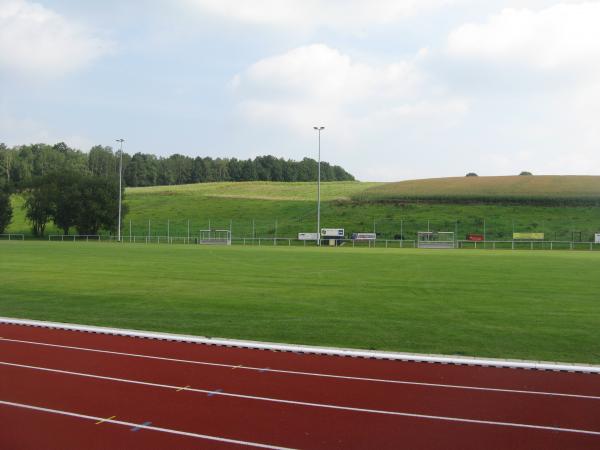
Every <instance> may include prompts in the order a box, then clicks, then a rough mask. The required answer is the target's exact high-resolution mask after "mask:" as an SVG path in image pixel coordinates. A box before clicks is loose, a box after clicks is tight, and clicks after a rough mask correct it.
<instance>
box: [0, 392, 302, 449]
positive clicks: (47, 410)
mask: <svg viewBox="0 0 600 450" xmlns="http://www.w3.org/2000/svg"><path fill="white" fill-rule="evenodd" d="M0 405H5V406H12V407H15V408H22V409H29V410H33V411H39V412H45V413H50V414H59V415H61V416H68V417H77V418H78V419H86V420H93V421H102V423H112V424H115V425H121V426H125V427H129V428H137V429H141V430H151V431H159V432H161V433H168V434H176V435H179V436H186V437H192V438H197V439H206V440H209V441H217V442H225V443H227V444H237V445H244V446H247V447H256V448H267V449H274V450H292V449H291V448H289V447H277V446H275V445H268V444H259V443H256V442H248V441H240V440H237V439H228V438H223V437H218V436H210V435H208V434H199V433H191V432H188V431H179V430H172V429H170V428H162V427H156V426H153V425H146V424H145V423H144V424H138V423H133V422H126V421H123V420H115V419H106V418H102V417H96V416H89V415H87V414H79V413H74V412H70V411H63V410H60V409H51V408H44V407H41V406H34V405H27V404H24V403H15V402H8V401H5V400H0ZM147 423H150V422H147Z"/></svg>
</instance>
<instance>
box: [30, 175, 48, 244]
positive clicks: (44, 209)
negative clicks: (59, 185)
mask: <svg viewBox="0 0 600 450" xmlns="http://www.w3.org/2000/svg"><path fill="white" fill-rule="evenodd" d="M45 183H46V180H44V179H43V178H36V179H35V180H33V181H32V182H31V185H30V188H29V190H28V191H27V192H26V194H25V217H26V218H27V220H28V221H29V222H30V223H31V231H32V232H33V234H34V235H35V236H40V237H41V236H44V231H45V230H46V225H47V224H48V222H49V221H50V219H51V218H52V214H53V212H54V209H53V206H54V205H53V196H54V195H55V194H54V192H52V191H51V189H48V186H47V185H46V184H45Z"/></svg>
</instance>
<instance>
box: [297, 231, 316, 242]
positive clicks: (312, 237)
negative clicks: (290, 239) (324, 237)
mask: <svg viewBox="0 0 600 450" xmlns="http://www.w3.org/2000/svg"><path fill="white" fill-rule="evenodd" d="M298 240H299V241H318V240H319V233H298Z"/></svg>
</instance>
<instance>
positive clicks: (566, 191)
mask: <svg viewBox="0 0 600 450" xmlns="http://www.w3.org/2000/svg"><path fill="white" fill-rule="evenodd" d="M354 198H355V199H359V200H364V201H390V200H392V201H393V200H438V201H449V202H452V201H466V200H473V201H483V202H515V203H546V204H550V203H556V204H569V203H570V204H596V205H600V176H555V175H546V176H507V177H460V178H431V179H425V180H409V181H401V182H398V183H386V184H384V185H380V186H374V187H372V188H370V189H367V190H364V191H362V192H357V193H356V194H355V195H354Z"/></svg>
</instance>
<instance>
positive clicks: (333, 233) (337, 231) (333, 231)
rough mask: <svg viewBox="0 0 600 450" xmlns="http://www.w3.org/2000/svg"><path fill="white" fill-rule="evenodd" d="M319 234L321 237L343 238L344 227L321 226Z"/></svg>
mask: <svg viewBox="0 0 600 450" xmlns="http://www.w3.org/2000/svg"><path fill="white" fill-rule="evenodd" d="M321 236H322V237H335V238H343V237H344V229H343V228H321Z"/></svg>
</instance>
